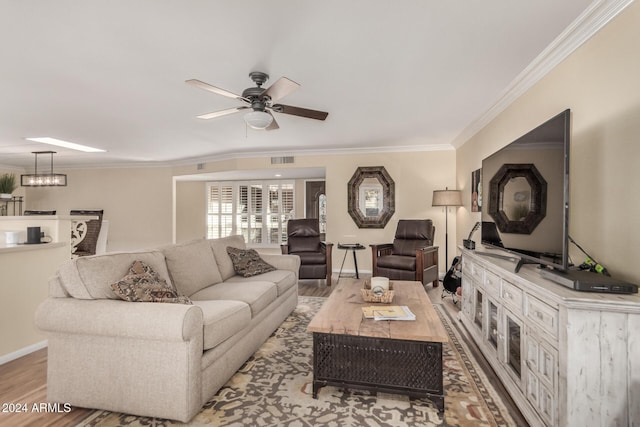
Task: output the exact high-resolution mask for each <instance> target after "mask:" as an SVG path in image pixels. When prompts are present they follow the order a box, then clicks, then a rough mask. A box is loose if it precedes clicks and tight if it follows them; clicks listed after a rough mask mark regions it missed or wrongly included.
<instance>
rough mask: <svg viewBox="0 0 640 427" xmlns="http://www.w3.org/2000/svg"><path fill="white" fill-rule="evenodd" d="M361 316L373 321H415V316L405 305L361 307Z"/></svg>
mask: <svg viewBox="0 0 640 427" xmlns="http://www.w3.org/2000/svg"><path fill="white" fill-rule="evenodd" d="M362 314H363V315H364V317H365V318H367V319H374V320H416V315H415V314H413V312H412V311H411V310H410V309H409V307H407V306H406V305H390V306H382V305H372V306H369V307H362Z"/></svg>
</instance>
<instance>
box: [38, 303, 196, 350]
mask: <svg viewBox="0 0 640 427" xmlns="http://www.w3.org/2000/svg"><path fill="white" fill-rule="evenodd" d="M35 323H36V326H37V327H38V328H39V329H40V330H41V331H43V332H55V333H63V334H78V335H98V336H111V337H127V338H137V339H148V340H154V339H157V340H165V341H189V340H191V339H193V338H196V339H203V338H202V327H203V326H202V325H203V315H202V310H201V309H200V307H197V306H195V305H186V304H168V303H147V302H126V301H120V300H104V299H101V300H79V299H75V298H47V299H46V300H45V301H43V302H42V303H41V304H40V306H38V309H37V310H36V317H35Z"/></svg>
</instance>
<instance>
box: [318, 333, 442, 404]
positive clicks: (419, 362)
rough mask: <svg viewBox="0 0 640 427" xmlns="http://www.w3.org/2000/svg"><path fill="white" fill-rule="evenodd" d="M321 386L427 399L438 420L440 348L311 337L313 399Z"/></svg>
mask: <svg viewBox="0 0 640 427" xmlns="http://www.w3.org/2000/svg"><path fill="white" fill-rule="evenodd" d="M326 385H332V386H338V387H348V388H358V389H364V390H370V391H373V392H386V393H398V394H405V395H408V396H411V397H419V398H422V397H426V398H429V399H430V400H431V401H433V402H434V403H435V404H436V406H437V408H438V411H439V414H440V415H441V416H442V414H443V413H444V385H443V375H442V343H440V342H425V341H409V340H398V339H388V338H372V337H363V336H355V335H342V334H327V333H319V332H314V333H313V397H314V398H317V396H318V390H319V389H320V388H321V387H324V386H326Z"/></svg>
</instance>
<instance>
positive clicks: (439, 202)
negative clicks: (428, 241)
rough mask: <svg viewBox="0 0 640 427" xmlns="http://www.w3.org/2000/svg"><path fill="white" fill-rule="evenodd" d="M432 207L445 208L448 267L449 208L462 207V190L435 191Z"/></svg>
mask: <svg viewBox="0 0 640 427" xmlns="http://www.w3.org/2000/svg"><path fill="white" fill-rule="evenodd" d="M431 206H444V212H445V214H444V218H445V228H444V234H445V241H444V259H445V263H446V266H448V265H449V212H448V210H449V206H462V193H461V192H460V190H449V187H445V189H444V190H435V191H434V192H433V201H432V202H431Z"/></svg>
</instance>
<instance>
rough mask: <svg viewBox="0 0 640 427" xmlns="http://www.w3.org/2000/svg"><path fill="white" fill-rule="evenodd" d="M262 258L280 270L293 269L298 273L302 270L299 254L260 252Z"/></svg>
mask: <svg viewBox="0 0 640 427" xmlns="http://www.w3.org/2000/svg"><path fill="white" fill-rule="evenodd" d="M260 258H262V259H263V260H265V261H266V262H268V263H269V264H271V265H273V266H274V267H275V268H277V269H278V270H289V271H293V272H294V273H296V275H297V274H298V271H299V270H300V257H299V256H297V255H278V254H260Z"/></svg>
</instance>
